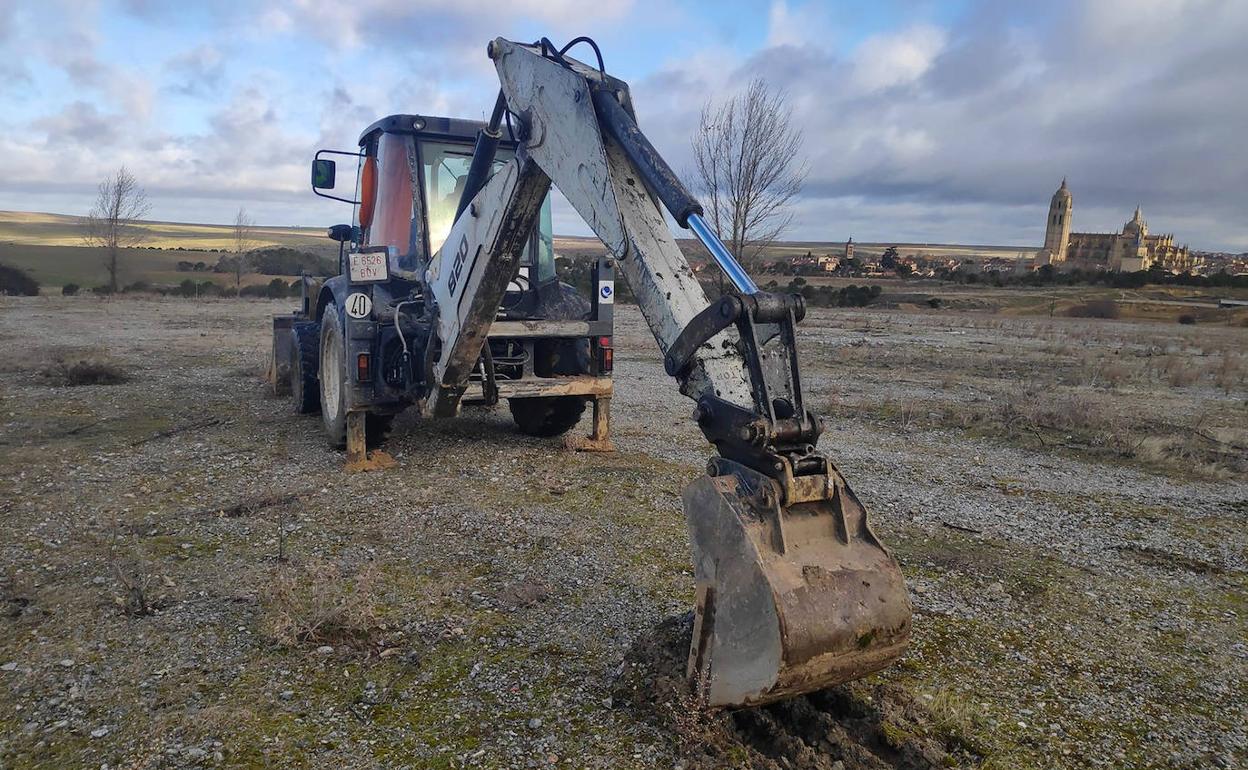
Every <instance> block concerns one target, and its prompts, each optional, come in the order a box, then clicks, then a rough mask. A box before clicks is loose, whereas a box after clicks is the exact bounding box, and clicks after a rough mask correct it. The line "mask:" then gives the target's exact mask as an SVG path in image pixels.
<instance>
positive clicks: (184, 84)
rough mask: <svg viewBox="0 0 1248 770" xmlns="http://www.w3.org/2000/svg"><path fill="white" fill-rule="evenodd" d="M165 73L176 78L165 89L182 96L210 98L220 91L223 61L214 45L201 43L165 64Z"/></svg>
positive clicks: (223, 74)
mask: <svg viewBox="0 0 1248 770" xmlns="http://www.w3.org/2000/svg"><path fill="white" fill-rule="evenodd" d="M164 69H165V72H166V73H168V74H169V75H171V76H172V77H174V78H176V80H175V82H172V83H169V84H168V85H167V86H166V88H168V89H169V90H170V91H172V92H174V93H178V94H182V95H184V96H210V95H212V94H215V93H217V92H218V91H220V88H221V84H222V80H223V78H224V76H225V61H224V57H223V56H222V55H221V51H220V50H219V49H218V48H217V47H216V46H214V45H209V44H207V43H202V44H200V45H197V46H195V47H194V48H192V49H191V50H189V51H184V52H183V53H180V54H178V55H177V56H174V57H172V58H170V59H169V60H168V61H166V62H165V67H164Z"/></svg>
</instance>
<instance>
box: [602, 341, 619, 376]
mask: <svg viewBox="0 0 1248 770" xmlns="http://www.w3.org/2000/svg"><path fill="white" fill-rule="evenodd" d="M614 368H615V349H614V348H612V347H611V338H610V337H599V338H598V373H599V374H610V373H611V370H612V369H614Z"/></svg>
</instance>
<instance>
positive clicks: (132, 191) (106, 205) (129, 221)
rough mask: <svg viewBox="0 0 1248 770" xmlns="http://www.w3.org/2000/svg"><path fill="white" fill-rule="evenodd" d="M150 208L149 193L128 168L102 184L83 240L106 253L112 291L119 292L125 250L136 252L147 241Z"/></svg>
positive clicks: (87, 221) (87, 219) (106, 267)
mask: <svg viewBox="0 0 1248 770" xmlns="http://www.w3.org/2000/svg"><path fill="white" fill-rule="evenodd" d="M150 208H151V206H150V205H149V204H148V201H147V193H145V192H144V191H143V188H142V187H139V183H138V181H137V180H136V179H135V178H134V175H133V174H131V173H130V172H129V171H128V170H127V169H126V167H125V166H122V167H121V168H119V169H117V173H116V174H113V175H111V176H108V177H105V179H104V181H102V182H100V186H99V188H98V189H97V191H96V197H95V205H94V206H92V207H91V212H90V213H89V214H87V218H86V220H85V222H84V224H85V230H84V232H83V236H82V237H83V241H84V242H86V244H87V245H88V246H95V247H98V248H102V249H104V250H105V251H104V267H105V269H106V270H107V271H108V287H109V289H110V290H111V291H114V292H115V291H117V288H118V285H117V284H118V273H119V272H120V270H121V251H122V249H128V248H133V247H135V246H138V245H139V244H140V243H142V242H143V241H144V240H146V239H147V231H146V230H145V229H143V227H141V226H140V225H139V221H140V220H141V219H143V217H145V216H147V212H148V211H149V210H150Z"/></svg>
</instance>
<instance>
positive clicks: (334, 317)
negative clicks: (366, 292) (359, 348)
mask: <svg viewBox="0 0 1248 770" xmlns="http://www.w3.org/2000/svg"><path fill="white" fill-rule="evenodd" d="M320 358H321V361H320V364H321V365H320V375H321V376H320V383H321V387H320V399H321V421H322V422H323V423H324V425H325V435H326V437H327V438H328V439H329V444H330V446H334V447H338V448H339V449H341V448H342V447H345V446H346V445H347V383H346V363H345V361H346V350H345V341H344V340H343V337H342V324H341V323H340V322H339V320H338V308H337V307H336V306H334V305H332V304H331V305H327V306H326V307H325V314H324V315H322V316H321V356H320Z"/></svg>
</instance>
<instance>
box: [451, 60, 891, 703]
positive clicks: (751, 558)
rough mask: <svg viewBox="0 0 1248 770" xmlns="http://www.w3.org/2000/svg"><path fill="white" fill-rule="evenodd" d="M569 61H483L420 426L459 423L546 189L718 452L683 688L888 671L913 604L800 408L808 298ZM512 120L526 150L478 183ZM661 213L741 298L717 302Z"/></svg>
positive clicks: (693, 532) (604, 82)
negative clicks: (767, 281) (773, 289)
mask: <svg viewBox="0 0 1248 770" xmlns="http://www.w3.org/2000/svg"><path fill="white" fill-rule="evenodd" d="M579 40H583V39H578V41H579ZM574 42H577V41H574ZM594 49H595V52H597V46H594ZM566 51H567V48H566V47H565V48H564V49H563V50H556V49H555V48H554V47H553V46H552V45H551V44H550V43H549V42H548V41H546V40H543V41H541V42H540V43H539V44H536V45H524V44H519V43H514V42H511V41H508V40H504V39H502V38H498V39H496V40H494V41H492V42H491V43H490V44H489V48H488V53H489V56H490V58H491V59H492V60H493V61H494V64H495V68H496V69H497V71H498V76H499V82H500V84H501V89H500V93H499V98H498V101H497V103H496V106H495V109H494V114H493V116H492V117H491V120H490V122H489V123H488V124H487V126H486V128H485V129H483V131H482V132H481V134H480V136H479V137H478V140H477V147H476V151H475V154H474V162H473V169H472V171H470V173H469V181H468V183H467V186H466V189H465V191H464V194H463V198H462V200H461V203H460V206H459V212H460V213H459V216H458V217H457V219H456V222H455V224H454V226H453V227H452V229H451V234H450V236H449V237H448V238H447V240H446V245H444V246H443V249H442V252H440V253H439V254H438V255H436V257H435V258H434V259H433V260H432V262H431V267H430V269H429V275H428V276H427V285H429V286H430V288H431V293H432V295H433V298H434V301H435V306H436V310H435V312H436V315H437V322H436V328H437V336H438V344H436V345H430V346H429V350H430V354H429V357H428V361H427V365H428V367H429V369H430V374H431V379H430V382H431V383H432V388H431V392H430V396H429V406H430V409H431V411H432V412H433V413H434V414H435V415H449V414H454V413H455V411H456V410H457V409H458V403H459V398H460V396H461V395H462V393H463V391H464V387H465V385H466V383H467V379H468V374H469V372H470V371H471V369H472V367H473V366H474V365H475V363H476V361H477V358H478V357H479V355H480V353H481V346H482V344H483V342H484V341H485V338H486V335H487V333H488V331H489V326H490V322H491V321H492V320H493V317H494V313H495V310H496V308H497V307H498V303H499V300H500V299H501V298H502V294H503V292H504V290H505V287H506V284H507V282H508V281H509V280H510V279H511V278H512V277H513V276H514V275H515V272H516V270H517V267H518V264H519V256H520V252H521V250H522V249H523V244H524V238H525V236H526V235H527V233H528V232H530V230H531V229H532V227H533V225H534V222H535V219H536V217H537V215H538V209H539V207H540V204H541V200H542V198H543V197H544V196H545V195H546V193H547V191H548V190H549V188H550V185H551V184H552V183H553V184H554V185H555V186H556V187H558V188H559V190H560V191H561V192H562V193H563V194H564V196H565V197H566V198H567V199H568V201H569V202H570V203H571V204H572V206H573V207H574V208H575V209H576V211H577V212H578V213H579V214H580V215H581V217H582V218H583V219H584V220H585V222H586V223H587V224H588V225H589V226H590V227H591V228H592V229H593V231H594V232H595V234H597V236H598V237H599V239H600V240H601V241H602V242H603V243H604V244H605V245H606V247H607V248H608V249H609V250H610V252H611V253H612V254H613V255H614V256H615V258H616V259H617V261H618V265H619V268H620V270H621V271H622V272H623V273H624V275H625V277H626V278H627V280H628V283H629V286H630V287H631V288H632V290H633V293H634V294H635V295H636V297H637V302H638V305H639V307H640V309H641V312H642V314H643V315H644V316H645V319H646V322H647V324H648V325H649V327H650V330H651V332H652V333H653V334H654V337H655V340H656V341H657V342H658V345H659V349H660V351H662V353H663V356H664V365H665V368H666V370H667V373H668V374H669V375H671V376H672V377H674V378H675V379H676V380H677V382H678V383H679V387H680V391H681V392H682V393H683V394H685V395H686V396H688V397H690V398H691V399H693V400H694V401H695V402H696V404H697V405H696V407H695V409H694V417H695V419H696V421H697V423H698V426H699V427H700V428H701V430H702V432H703V434H704V435H705V436H706V438H707V439H708V440H709V441H710V442H711V443H712V444H713V445H714V446H715V448H716V450H717V455H716V456H715V457H714V458H713V459H711V461H710V462H709V464H708V467H707V473H706V475H705V476H703V477H701V478H699V479H698V480H696V481H694V482H693V483H692V484H691V485H690V486H689V487H688V488H687V489H686V490H685V494H684V506H685V514H686V519H687V522H688V526H689V532H690V539H691V547H692V552H693V561H694V571H695V580H696V584H697V606H696V611H695V622H694V633H693V639H692V645H691V648H690V655H689V669H688V674H689V677H690V679H691V681H692V683H693V685H694V686H695V689H696V691H697V692H698V694H699V696H700V698H701V699H702V701H703V702H704V703H706V704H707V705H711V706H742V705H750V704H757V703H765V702H769V701H774V700H778V699H782V698H786V697H790V696H792V695H796V694H800V693H804V692H809V691H811V690H815V689H819V688H822V687H827V686H830V685H834V684H837V683H840V682H844V681H847V680H850V679H854V678H858V677H861V676H863V675H865V674H867V673H870V672H871V671H875V670H878V669H880V668H882V667H884V666H886V665H888V664H889V663H890V662H892V661H893V660H895V659H896V658H897V657H898V656H899V655H900V654H901V653H902V651H903V650H904V649H905V645H906V643H907V640H908V638H909V630H910V616H911V608H910V603H909V599H908V597H907V594H906V589H905V584H904V581H903V579H902V576H901V571H900V569H899V568H898V566H897V563H896V561H895V560H894V559H893V557H892V556H891V555H890V554H889V552H888V551H887V550H886V549H885V547H884V546H883V545H882V543H881V542H880V541H879V539H878V538H877V537H876V536H875V534H874V533H873V532H872V530H871V528H870V526H869V523H868V520H867V513H866V510H865V508H864V507H863V505H862V504H861V502H860V501H859V500H858V499H857V497H856V496H855V495H854V493H853V492H852V491H851V490H850V488H849V485H848V484H847V483H846V481H845V479H844V478H843V477H842V476H841V474H840V473H839V472H838V471H837V470H836V468H835V467H834V466H833V465H832V464H831V463H830V462H829V461H828V459H827V458H826V457H825V456H824V455H823V454H821V453H820V452H819V451H818V450H817V449H816V443H817V441H818V438H819V434H820V432H821V431H822V424H821V422H820V420H819V419H818V417H816V416H815V415H814V414H813V413H812V412H810V411H809V410H808V409H807V408H806V405H805V403H804V400H803V396H802V388H801V379H800V373H799V367H798V360H797V349H796V325H797V323H798V322H799V321H801V320H802V317H803V316H804V314H805V306H804V304H803V302H802V298H801V297H800V296H797V295H784V294H772V293H767V292H763V291H760V290H759V289H758V288H757V286H755V284H754V282H753V281H752V280H751V279H750V277H749V275H748V274H747V273H746V272H745V271H744V270H743V269H742V268H741V266H740V265H739V264H738V263H737V261H736V260H735V259H734V258H733V257H732V255H731V254H730V253H729V252H728V251H727V250H726V249H725V248H724V247H723V245H722V244H721V243H720V242H719V240H718V239H717V238H716V237H715V235H714V233H713V232H711V230H710V228H708V227H707V226H706V224H705V223H704V222H703V220H702V208H701V207H700V206H699V204H698V202H697V200H696V199H695V198H694V197H693V196H691V195H690V194H689V193H688V192H687V191H686V189H685V188H684V186H683V185H682V184H681V182H680V180H679V179H677V177H676V176H675V174H673V173H672V171H671V169H670V168H669V167H668V165H667V163H666V162H664V160H663V159H662V157H661V156H660V155H659V153H658V152H657V151H655V149H654V148H653V147H652V146H651V144H650V142H649V141H648V140H647V139H646V137H645V135H644V134H643V133H642V132H641V130H640V129H639V128H638V127H637V123H636V120H635V116H634V114H633V109H632V102H631V97H630V95H629V91H628V86H627V84H625V83H624V82H623V81H620V80H618V79H616V78H614V77H611V76H610V75H607V74H606V73H605V71H604V67H603V66H602V64H601V57H599V63H598V66H597V67H592V66H588V65H586V64H584V63H582V62H579V61H577V60H575V59H573V58H571V57H569V56H566ZM508 115H510V116H512V121H511V125H510V126H509V128H510V129H511V130H514V132H515V138H516V139H517V140H518V141H519V148H518V151H517V153H516V156H515V158H514V159H513V160H511V161H509V162H508V164H507V165H506V166H505V167H504V168H503V169H502V170H501V171H498V172H497V173H494V174H493V175H492V176H488V172H489V169H490V168H491V166H492V162H493V148H495V147H497V144H498V141H499V138H500V137H501V135H502V133H501V132H502V129H503V126H502V124H503V120H504V118H506V117H507V116H508ZM487 176H488V179H487ZM660 206H662V208H660ZM663 208H666V210H667V211H668V213H670V214H671V216H672V217H673V218H674V219H675V221H676V222H677V223H678V224H680V225H681V226H682V227H684V228H687V229H690V230H692V231H693V233H694V234H695V236H696V237H697V238H698V239H699V240H700V241H701V242H702V243H703V245H705V246H706V248H707V249H708V251H709V252H710V254H711V256H712V257H713V258H714V259H715V261H716V262H717V263H718V264H719V266H720V267H721V268H722V269H723V270H724V271H725V272H726V273H727V275H728V276H729V278H730V279H731V281H732V283H733V285H734V287H735V288H736V293H732V294H728V295H725V296H723V297H721V298H720V299H719V300H717V301H716V302H714V303H711V302H708V300H707V298H706V295H705V293H704V292H703V290H702V287H701V285H700V284H699V283H698V281H697V279H696V277H695V276H694V274H693V271H692V269H691V268H690V266H689V264H688V262H687V260H686V259H685V257H684V255H683V253H682V252H681V250H680V248H679V247H678V246H677V244H676V240H675V238H674V237H673V235H672V232H671V230H670V228H669V227H668V224H667V221H666V219H665V217H664V214H663Z"/></svg>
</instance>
